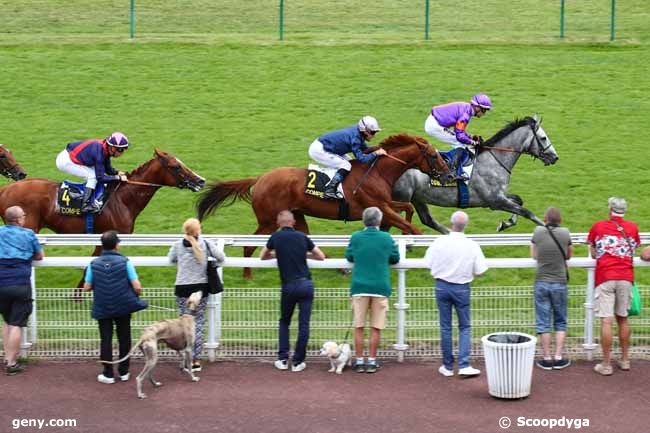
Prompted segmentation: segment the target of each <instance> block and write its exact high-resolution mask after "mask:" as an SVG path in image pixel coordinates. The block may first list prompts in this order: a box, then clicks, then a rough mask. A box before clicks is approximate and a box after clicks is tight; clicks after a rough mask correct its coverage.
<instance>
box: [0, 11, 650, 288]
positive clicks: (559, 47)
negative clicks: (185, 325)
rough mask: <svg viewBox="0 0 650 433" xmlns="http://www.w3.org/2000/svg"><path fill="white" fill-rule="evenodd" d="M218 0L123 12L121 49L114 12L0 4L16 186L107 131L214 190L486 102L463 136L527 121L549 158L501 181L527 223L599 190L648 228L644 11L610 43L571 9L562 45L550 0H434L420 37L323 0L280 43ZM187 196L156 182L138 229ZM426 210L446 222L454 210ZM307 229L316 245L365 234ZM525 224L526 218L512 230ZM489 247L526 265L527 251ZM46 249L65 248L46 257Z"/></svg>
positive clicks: (217, 223)
mask: <svg viewBox="0 0 650 433" xmlns="http://www.w3.org/2000/svg"><path fill="white" fill-rule="evenodd" d="M218 3H219V6H218V8H217V6H215V5H216V3H214V2H207V1H202V0H193V1H190V0H183V1H178V2H174V3H173V4H174V6H173V7H172V6H170V3H168V2H160V1H154V2H148V3H147V4H146V5H141V4H140V2H138V1H136V20H137V21H136V22H137V27H136V32H137V38H136V40H135V41H129V40H128V28H129V25H128V9H127V4H128V2H122V1H120V2H117V1H108V0H101V1H97V2H89V1H87V0H86V1H81V0H73V1H66V2H63V1H61V0H48V1H31V2H25V1H17V2H8V1H6V0H0V10H2V11H3V14H2V17H0V24H1V25H0V65H2V70H3V73H2V74H0V94H1V95H2V102H3V103H2V104H1V105H0V119H2V120H1V123H0V125H1V129H0V131H1V132H0V142H3V143H5V144H6V145H7V146H8V147H9V148H10V149H12V150H13V152H14V154H15V156H16V157H17V158H18V160H19V161H20V162H21V163H22V164H23V166H24V167H25V168H26V170H27V171H28V173H29V174H30V176H31V177H47V178H51V179H59V180H60V179H63V177H64V176H63V174H62V173H59V172H58V171H57V170H56V167H55V165H54V159H55V157H56V155H57V153H58V152H59V151H60V150H61V149H62V148H63V147H64V146H65V144H66V143H68V142H70V141H74V140H80V139H84V138H89V137H102V136H105V135H107V134H108V133H109V132H111V131H112V130H121V131H123V132H125V133H126V134H127V135H128V136H129V138H130V139H131V141H132V143H133V144H134V145H133V147H132V149H131V150H130V151H129V152H128V153H127V154H126V155H125V156H124V157H123V158H122V159H120V160H116V161H115V165H116V166H117V167H119V168H120V169H125V170H130V169H133V168H135V167H136V166H138V165H139V164H141V163H143V162H144V161H146V160H148V159H149V158H150V157H151V156H152V151H153V149H154V148H155V147H160V148H161V149H163V150H166V151H170V152H172V153H174V154H175V155H177V156H179V157H180V158H182V160H183V161H184V162H185V163H186V164H187V165H188V166H190V167H191V168H193V169H194V170H195V171H197V172H199V173H200V174H202V175H203V176H204V177H206V178H207V179H209V180H216V179H220V180H223V179H237V178H244V177H249V176H256V175H258V174H261V173H263V172H265V171H267V170H270V169H272V168H275V167H278V166H283V165H295V166H305V165H306V164H307V163H308V161H309V158H308V155H307V148H308V146H309V144H310V143H311V142H312V141H313V139H314V138H316V137H317V136H318V135H320V134H322V133H323V132H325V131H328V130H332V129H335V128H341V127H344V126H347V125H350V124H352V123H353V122H355V121H356V120H357V119H358V118H359V117H360V116H361V115H363V114H372V115H374V116H376V117H377V118H378V119H379V121H380V123H381V125H382V127H383V128H384V132H382V134H381V135H380V136H379V138H380V139H381V138H384V137H386V136H388V135H389V134H392V133H397V132H400V131H407V132H409V133H412V134H418V135H423V134H424V131H423V123H424V120H425V118H426V116H427V113H428V111H429V109H430V107H431V105H433V104H437V103H442V102H446V101H450V100H458V99H467V98H469V97H470V96H471V95H472V94H473V93H475V92H477V91H484V92H487V93H488V94H489V95H490V96H491V97H492V100H493V102H494V104H495V110H494V112H492V113H490V114H489V115H488V116H487V117H486V118H484V119H480V120H474V121H473V122H472V123H471V124H470V130H471V131H472V132H473V133H478V134H481V135H483V136H490V135H492V134H493V133H495V132H496V131H497V130H498V129H500V128H501V127H502V126H503V125H504V124H505V123H506V122H508V121H511V120H513V119H514V118H515V117H521V116H525V115H532V114H534V113H539V114H541V115H542V116H543V117H544V124H543V125H544V127H545V130H546V131H547V133H548V134H549V137H550V138H551V140H552V141H553V143H554V144H555V147H556V149H557V151H558V153H559V155H560V160H559V162H558V163H557V164H556V165H555V166H552V167H544V166H543V165H542V164H541V163H540V162H539V161H532V160H530V159H529V158H522V159H521V160H520V162H519V163H518V165H517V166H516V169H515V172H514V174H513V179H512V183H511V188H510V189H511V192H513V193H517V194H519V195H521V196H522V197H523V198H524V200H525V202H526V206H527V207H529V208H530V209H532V210H533V211H534V212H536V213H537V214H538V215H541V214H543V212H544V209H545V208H546V207H547V206H550V205H555V206H558V207H559V208H560V209H561V210H562V211H563V212H564V220H565V225H567V226H568V227H569V228H570V229H571V230H572V231H574V232H585V231H587V230H588V229H589V227H590V226H591V224H592V223H593V222H594V221H595V220H597V219H600V218H604V217H605V216H606V200H607V197H609V196H611V195H622V196H624V197H625V198H626V199H627V200H628V202H629V204H630V211H629V217H630V218H631V219H633V220H636V221H637V222H638V223H639V225H640V227H641V230H642V231H650V229H649V227H648V223H647V221H648V220H649V219H650V206H649V203H648V199H647V198H646V196H647V193H646V191H647V188H648V180H647V179H646V171H645V168H646V165H647V164H646V158H647V155H648V152H647V150H646V146H647V143H646V142H647V138H646V134H645V133H644V131H643V126H644V125H645V123H646V113H647V112H648V111H650V102H649V101H648V96H647V89H648V88H650V76H649V74H648V67H647V64H648V62H649V60H650V45H648V41H650V38H649V37H648V36H649V35H650V31H649V30H648V29H647V26H646V25H645V24H644V23H647V21H648V18H649V17H650V11H649V10H650V6H648V4H647V2H645V1H641V0H634V1H629V2H625V4H619V9H618V10H617V16H618V19H617V37H618V39H617V41H616V42H614V43H611V44H610V43H608V42H607V40H608V37H609V4H610V3H609V1H604V0H596V1H592V2H588V5H587V4H586V3H587V2H578V1H567V17H566V20H567V21H566V26H567V27H566V34H567V37H566V39H565V40H564V41H560V40H559V38H558V35H559V6H558V5H557V4H555V3H556V2H553V5H552V6H551V5H550V2H542V3H544V5H539V4H538V3H539V2H534V1H532V0H524V1H521V2H517V5H516V6H512V3H511V2H505V1H497V0H488V1H483V2H471V3H470V4H468V5H467V7H466V8H465V9H463V10H456V9H454V8H455V6H454V4H456V2H451V1H448V2H439V4H438V5H437V6H436V8H437V9H432V12H431V41H429V42H425V41H423V25H424V16H423V10H421V9H420V8H422V9H423V2H417V6H414V4H415V3H414V2H406V1H393V2H388V1H379V2H373V3H376V4H375V5H373V7H372V10H370V11H369V10H367V8H364V7H363V3H362V2H360V1H350V2H342V1H332V2H328V5H329V6H328V7H325V6H323V5H322V2H316V1H304V2H297V3H294V2H287V11H286V14H287V15H286V28H285V32H286V33H285V38H286V41H285V42H279V41H277V4H276V3H275V2H273V4H269V2H261V1H250V2H245V3H244V2H234V1H230V0H229V1H225V2H218ZM547 3H549V4H547ZM557 3H559V2H557ZM619 3H622V2H619ZM460 23H462V24H460ZM3 182H7V181H3ZM196 197H197V196H196V195H193V194H192V193H190V192H188V191H180V190H173V189H165V190H161V191H160V192H159V193H158V194H157V195H156V197H155V198H154V199H153V200H152V202H151V204H150V205H149V207H148V208H147V209H146V210H145V212H144V213H143V214H142V215H141V216H140V218H139V219H138V223H137V225H136V232H138V233H177V232H179V230H180V226H181V224H182V222H183V220H184V219H185V218H186V217H189V216H192V215H193V214H194V211H193V205H194V201H195V199H196ZM431 211H432V213H433V214H434V215H436V216H437V217H438V218H439V219H441V220H446V219H447V218H448V216H449V215H450V213H451V212H452V209H434V208H432V209H431ZM469 214H470V218H471V225H470V228H469V230H468V232H470V233H492V232H494V229H495V227H496V226H497V224H498V222H499V221H500V220H501V219H503V218H505V217H507V215H505V214H503V213H497V212H491V211H489V210H469ZM309 223H310V226H311V230H312V232H313V233H322V234H349V233H351V232H352V231H353V230H356V229H358V228H360V224H359V223H350V224H344V223H343V222H332V221H324V220H316V219H310V220H309ZM255 227H256V223H255V219H254V216H253V214H252V211H251V210H250V208H249V206H248V205H246V204H243V203H239V204H236V205H234V206H232V207H230V208H226V209H223V210H222V211H219V212H218V213H217V214H216V215H215V216H213V217H210V218H209V219H208V220H207V221H206V222H205V231H206V232H207V233H222V234H229V233H241V234H247V233H252V232H253V231H254V229H255ZM532 230H533V225H532V224H531V223H529V222H527V221H523V220H522V221H521V222H520V224H519V225H518V226H517V227H516V228H514V231H516V232H520V233H530V232H531V231H532ZM427 232H430V230H427ZM86 251H87V250H85V249H75V250H72V252H74V253H75V254H85V253H86ZM127 252H128V253H130V254H145V253H147V254H161V255H162V254H164V253H165V252H166V251H165V250H164V249H153V250H151V249H149V250H146V251H145V250H141V249H138V250H134V249H130V250H127ZM331 252H332V253H334V255H339V254H340V252H338V251H335V250H334V251H331ZM486 252H487V254H488V256H496V255H500V256H522V257H525V256H526V255H527V254H528V251H527V249H526V248H501V249H494V248H490V249H487V250H486ZM578 252H579V254H584V253H585V251H584V248H580V249H579V250H578ZM228 253H229V254H233V255H239V254H241V252H240V251H236V250H231V251H228ZM48 254H60V255H64V254H71V250H70V249H62V248H56V249H55V248H52V249H48ZM421 254H423V251H416V252H414V253H412V254H411V256H412V257H415V256H418V255H421ZM73 274H74V275H73ZM640 274H641V275H644V273H643V272H640ZM315 275H316V279H317V284H319V285H321V286H328V287H345V286H346V285H347V284H348V279H347V277H344V276H339V275H338V274H334V273H333V272H327V271H319V272H316V273H315ZM574 275H575V277H574V282H576V283H577V282H579V281H583V280H584V273H581V272H579V271H576V272H574ZM141 277H142V280H143V283H144V284H145V286H164V285H171V284H173V270H172V269H163V270H161V271H158V270H156V271H155V272H154V271H152V270H144V269H143V270H142V271H141ZM226 278H227V280H228V281H229V284H230V285H233V286H238V287H255V286H262V287H270V286H275V285H277V284H278V280H277V273H276V272H275V271H259V272H257V278H256V279H255V280H254V281H253V282H245V281H242V280H241V279H240V278H239V271H238V270H227V275H226ZM408 278H409V284H413V285H420V286H422V285H427V284H430V279H429V277H428V275H427V274H426V272H424V271H418V272H414V271H413V272H409V277H408ZM531 279H532V274H531V272H529V271H499V272H491V273H490V275H489V276H488V277H487V278H485V279H484V280H482V281H481V284H487V285H490V284H512V285H518V284H525V283H527V282H529V281H531ZM76 280H77V274H76V271H70V270H42V271H39V285H41V286H48V287H53V286H54V287H56V286H61V287H65V286H70V285H72V284H74V283H75V282H76Z"/></svg>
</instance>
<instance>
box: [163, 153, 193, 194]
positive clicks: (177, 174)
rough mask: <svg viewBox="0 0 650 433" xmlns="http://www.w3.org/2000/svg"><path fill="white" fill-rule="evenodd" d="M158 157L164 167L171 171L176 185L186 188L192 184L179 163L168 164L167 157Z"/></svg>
mask: <svg viewBox="0 0 650 433" xmlns="http://www.w3.org/2000/svg"><path fill="white" fill-rule="evenodd" d="M158 159H159V160H160V163H161V164H162V166H163V167H164V168H166V169H168V170H170V171H171V173H172V175H173V176H174V180H175V181H176V186H177V187H178V188H186V187H189V186H190V185H191V184H192V181H190V180H189V179H188V178H187V176H186V175H184V174H183V172H182V169H181V166H180V165H175V166H171V165H169V161H168V160H167V158H160V157H159V158H158Z"/></svg>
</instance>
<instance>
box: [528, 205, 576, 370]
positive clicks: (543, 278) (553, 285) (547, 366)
mask: <svg viewBox="0 0 650 433" xmlns="http://www.w3.org/2000/svg"><path fill="white" fill-rule="evenodd" d="M561 221H562V218H561V216H560V211H559V210H558V209H557V208H554V207H550V208H548V209H547V210H546V213H545V214H544V223H545V224H546V225H545V226H543V227H537V228H536V229H535V232H534V233H533V238H532V239H531V246H530V253H531V256H532V257H533V258H534V259H535V260H537V269H536V271H535V287H534V295H535V322H536V323H535V328H536V331H537V334H538V335H539V339H540V342H541V345H542V352H543V356H544V358H543V359H542V360H539V361H537V366H538V367H540V368H542V369H544V370H551V369H557V370H559V369H562V368H565V367H568V366H569V364H570V363H571V361H570V360H569V359H564V358H563V357H562V349H563V346H564V339H565V337H566V324H567V303H568V298H569V293H568V289H567V282H568V278H567V277H568V274H569V273H568V268H567V265H566V260H568V259H569V258H571V255H572V254H573V246H572V245H571V234H570V233H569V230H568V229H566V228H564V227H560V222H561ZM551 318H553V329H554V330H555V358H552V357H551Z"/></svg>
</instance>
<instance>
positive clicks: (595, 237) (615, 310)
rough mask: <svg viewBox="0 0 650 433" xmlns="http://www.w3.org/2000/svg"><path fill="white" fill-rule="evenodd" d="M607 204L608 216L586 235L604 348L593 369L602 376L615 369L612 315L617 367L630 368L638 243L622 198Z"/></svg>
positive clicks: (596, 310)
mask: <svg viewBox="0 0 650 433" xmlns="http://www.w3.org/2000/svg"><path fill="white" fill-rule="evenodd" d="M608 204H609V219H607V220H603V221H598V222H597V223H596V224H594V225H593V227H591V230H589V235H588V237H587V242H588V243H589V251H590V253H591V257H592V258H594V259H596V282H595V285H596V288H595V290H594V311H595V313H596V316H597V317H600V345H601V347H602V350H603V361H602V362H601V363H600V364H596V366H595V367H594V371H596V373H599V374H602V375H604V376H610V375H611V374H612V373H613V372H614V369H613V368H612V362H611V352H612V324H613V321H614V317H616V322H617V323H618V338H619V341H620V344H621V351H622V357H621V359H620V360H619V361H618V367H619V368H620V369H621V370H625V371H626V370H629V369H630V359H629V349H630V334H631V331H630V326H629V324H628V321H627V310H628V308H629V306H630V298H631V291H632V284H633V283H634V266H633V261H632V259H633V256H634V250H635V249H636V248H637V246H638V245H639V244H640V243H641V239H640V238H639V228H638V227H637V225H636V224H635V223H633V222H632V221H626V220H624V219H623V216H624V214H625V211H626V210H627V203H626V202H625V199H623V198H619V197H610V198H609V201H608Z"/></svg>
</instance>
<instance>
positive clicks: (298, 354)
mask: <svg viewBox="0 0 650 433" xmlns="http://www.w3.org/2000/svg"><path fill="white" fill-rule="evenodd" d="M313 301H314V284H313V283H312V282H311V280H297V281H292V282H291V283H287V284H283V285H282V296H281V297H280V323H279V325H280V326H279V336H278V337H279V338H278V340H279V341H278V346H279V348H278V359H281V360H287V359H289V326H290V325H291V316H293V310H294V309H295V308H296V305H298V306H299V308H300V313H299V314H298V339H297V340H296V347H295V349H294V353H293V364H294V365H298V364H300V363H301V362H303V361H304V360H305V354H306V353H307V342H308V341H309V319H310V318H311V305H312V302H313Z"/></svg>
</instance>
